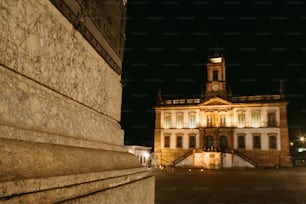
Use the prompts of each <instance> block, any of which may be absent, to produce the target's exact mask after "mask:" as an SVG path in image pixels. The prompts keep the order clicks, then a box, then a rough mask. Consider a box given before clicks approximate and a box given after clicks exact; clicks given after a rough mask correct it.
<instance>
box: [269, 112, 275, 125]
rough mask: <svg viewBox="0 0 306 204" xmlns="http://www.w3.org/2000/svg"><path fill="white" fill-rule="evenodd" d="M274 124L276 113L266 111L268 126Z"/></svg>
mask: <svg viewBox="0 0 306 204" xmlns="http://www.w3.org/2000/svg"><path fill="white" fill-rule="evenodd" d="M275 126H276V113H275V112H269V113H268V127H275Z"/></svg>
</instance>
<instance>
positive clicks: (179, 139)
mask: <svg viewBox="0 0 306 204" xmlns="http://www.w3.org/2000/svg"><path fill="white" fill-rule="evenodd" d="M176 147H177V148H182V147H183V138H182V136H177V137H176Z"/></svg>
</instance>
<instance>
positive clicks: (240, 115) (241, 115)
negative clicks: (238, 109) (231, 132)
mask: <svg viewBox="0 0 306 204" xmlns="http://www.w3.org/2000/svg"><path fill="white" fill-rule="evenodd" d="M244 126H245V113H238V127H244Z"/></svg>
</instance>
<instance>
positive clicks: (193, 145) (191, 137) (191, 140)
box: [189, 136, 195, 148]
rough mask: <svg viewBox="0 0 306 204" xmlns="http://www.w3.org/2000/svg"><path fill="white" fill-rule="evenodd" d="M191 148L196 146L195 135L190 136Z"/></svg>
mask: <svg viewBox="0 0 306 204" xmlns="http://www.w3.org/2000/svg"><path fill="white" fill-rule="evenodd" d="M189 148H195V136H189Z"/></svg>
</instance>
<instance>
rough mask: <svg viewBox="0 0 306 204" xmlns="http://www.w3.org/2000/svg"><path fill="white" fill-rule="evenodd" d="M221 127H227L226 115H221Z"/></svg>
mask: <svg viewBox="0 0 306 204" xmlns="http://www.w3.org/2000/svg"><path fill="white" fill-rule="evenodd" d="M220 127H226V117H225V115H221V117H220Z"/></svg>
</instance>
